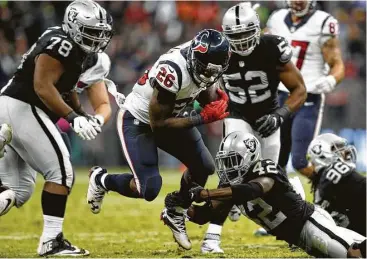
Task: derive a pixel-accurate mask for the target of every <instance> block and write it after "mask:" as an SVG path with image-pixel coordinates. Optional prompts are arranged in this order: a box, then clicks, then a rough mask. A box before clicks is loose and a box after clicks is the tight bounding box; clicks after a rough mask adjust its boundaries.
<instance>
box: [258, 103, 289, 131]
mask: <svg viewBox="0 0 367 259" xmlns="http://www.w3.org/2000/svg"><path fill="white" fill-rule="evenodd" d="M290 114H291V111H290V110H289V108H288V106H286V105H285V106H283V107H282V108H279V109H277V110H275V112H274V113H271V114H266V115H264V116H262V117H261V118H259V119H257V120H256V122H255V129H256V131H257V132H258V133H259V135H260V136H261V137H262V138H267V137H269V136H270V135H271V134H273V133H274V132H275V131H277V129H279V127H280V125H282V123H283V122H284V120H286V119H287V118H288V117H289V116H290Z"/></svg>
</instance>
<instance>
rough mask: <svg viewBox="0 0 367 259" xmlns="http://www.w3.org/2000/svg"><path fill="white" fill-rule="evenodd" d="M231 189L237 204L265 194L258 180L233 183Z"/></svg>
mask: <svg viewBox="0 0 367 259" xmlns="http://www.w3.org/2000/svg"><path fill="white" fill-rule="evenodd" d="M231 189H232V200H233V202H234V203H235V204H237V205H239V204H243V203H246V202H247V201H250V200H253V199H256V198H258V197H261V196H263V194H264V192H263V188H262V186H261V184H260V183H257V182H249V183H245V184H236V185H232V186H231Z"/></svg>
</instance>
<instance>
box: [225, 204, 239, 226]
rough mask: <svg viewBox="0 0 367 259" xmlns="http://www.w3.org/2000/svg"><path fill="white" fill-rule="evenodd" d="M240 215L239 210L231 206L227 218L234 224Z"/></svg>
mask: <svg viewBox="0 0 367 259" xmlns="http://www.w3.org/2000/svg"><path fill="white" fill-rule="evenodd" d="M241 214H242V213H241V210H240V209H239V208H238V207H237V206H236V205H233V207H232V209H231V211H230V212H229V213H228V218H229V219H230V220H231V221H233V222H235V221H238V220H239V219H240V217H241Z"/></svg>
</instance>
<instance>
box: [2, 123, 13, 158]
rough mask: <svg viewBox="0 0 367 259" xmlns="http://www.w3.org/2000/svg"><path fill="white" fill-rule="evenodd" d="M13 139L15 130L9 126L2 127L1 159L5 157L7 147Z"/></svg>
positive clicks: (3, 125)
mask: <svg viewBox="0 0 367 259" xmlns="http://www.w3.org/2000/svg"><path fill="white" fill-rule="evenodd" d="M12 138H13V130H12V128H11V126H10V125H9V124H6V123H4V124H1V125H0V158H2V157H3V156H4V151H5V148H4V147H5V145H7V144H9V143H10V142H11V140H12Z"/></svg>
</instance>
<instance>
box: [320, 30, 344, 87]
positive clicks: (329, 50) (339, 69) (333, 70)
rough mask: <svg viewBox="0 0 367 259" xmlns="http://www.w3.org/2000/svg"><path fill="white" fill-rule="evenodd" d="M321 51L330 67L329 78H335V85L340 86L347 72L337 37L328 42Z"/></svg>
mask: <svg viewBox="0 0 367 259" xmlns="http://www.w3.org/2000/svg"><path fill="white" fill-rule="evenodd" d="M321 51H322V55H323V57H324V60H325V62H326V63H327V64H328V65H329V67H330V73H329V76H333V77H334V78H335V81H336V82H335V84H338V83H339V82H340V81H342V80H343V78H344V72H345V67H344V62H343V59H342V54H341V50H340V44H339V40H338V39H337V38H336V37H333V38H331V39H329V40H327V41H326V42H325V43H324V45H323V46H322V49H321Z"/></svg>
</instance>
